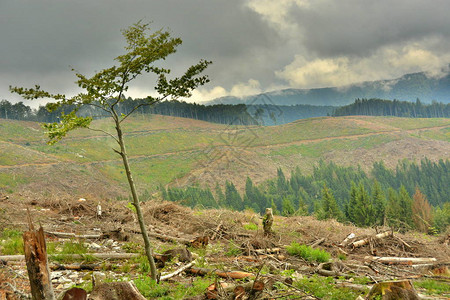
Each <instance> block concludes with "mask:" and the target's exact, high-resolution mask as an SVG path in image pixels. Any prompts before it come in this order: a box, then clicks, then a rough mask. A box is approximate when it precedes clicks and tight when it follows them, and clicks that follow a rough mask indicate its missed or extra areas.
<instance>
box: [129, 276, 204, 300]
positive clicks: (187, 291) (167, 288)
mask: <svg viewBox="0 0 450 300" xmlns="http://www.w3.org/2000/svg"><path fill="white" fill-rule="evenodd" d="M212 282H213V280H212V279H210V278H208V277H206V278H196V279H195V280H194V281H193V282H192V283H191V284H188V285H185V284H181V283H168V282H161V283H159V284H157V283H156V282H155V281H154V280H151V279H150V278H149V277H148V276H140V277H139V278H137V279H135V280H134V284H135V285H136V287H137V288H138V290H139V291H140V292H141V294H142V295H144V296H145V297H146V298H149V299H164V300H169V299H170V300H172V299H174V300H175V299H185V298H187V297H193V296H197V295H201V294H203V293H204V292H205V290H206V288H207V287H208V286H209V285H210V284H211V283H212Z"/></svg>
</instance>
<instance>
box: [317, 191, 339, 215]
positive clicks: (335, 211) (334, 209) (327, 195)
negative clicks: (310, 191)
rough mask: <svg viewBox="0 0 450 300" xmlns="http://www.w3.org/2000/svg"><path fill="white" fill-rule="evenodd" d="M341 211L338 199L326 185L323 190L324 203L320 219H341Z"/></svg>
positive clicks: (320, 210) (320, 211)
mask: <svg viewBox="0 0 450 300" xmlns="http://www.w3.org/2000/svg"><path fill="white" fill-rule="evenodd" d="M340 218H341V211H340V210H339V207H338V204H337V202H336V199H335V198H334V196H333V193H332V192H331V191H330V189H328V188H327V186H326V185H324V187H323V189H322V203H321V207H320V209H319V213H318V219H321V220H324V219H340Z"/></svg>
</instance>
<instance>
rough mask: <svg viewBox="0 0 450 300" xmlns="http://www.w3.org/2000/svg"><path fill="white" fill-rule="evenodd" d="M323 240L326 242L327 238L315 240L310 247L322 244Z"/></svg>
mask: <svg viewBox="0 0 450 300" xmlns="http://www.w3.org/2000/svg"><path fill="white" fill-rule="evenodd" d="M323 242H325V238H321V239H318V240H317V241H315V242H314V243H312V244H311V245H310V247H311V248H315V247H317V246H319V245H320V244H322V243H323Z"/></svg>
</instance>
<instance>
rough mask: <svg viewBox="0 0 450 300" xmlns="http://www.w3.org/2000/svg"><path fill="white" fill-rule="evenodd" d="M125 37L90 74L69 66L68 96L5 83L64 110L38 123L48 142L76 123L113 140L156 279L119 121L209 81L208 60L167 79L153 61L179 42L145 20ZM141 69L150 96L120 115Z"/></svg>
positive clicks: (27, 96) (188, 93)
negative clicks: (88, 111) (85, 111)
mask: <svg viewBox="0 0 450 300" xmlns="http://www.w3.org/2000/svg"><path fill="white" fill-rule="evenodd" d="M122 34H123V37H124V38H125V41H126V44H127V45H126V46H125V54H122V55H119V56H117V57H116V58H115V59H114V60H115V62H116V63H115V65H113V66H112V67H110V68H106V69H104V70H102V71H100V72H97V73H95V74H94V75H93V76H92V77H90V78H89V77H87V76H85V75H83V74H81V73H79V72H77V71H75V70H74V69H73V71H74V72H75V76H76V77H77V78H78V80H77V81H76V84H77V85H78V87H79V88H81V89H83V90H84V92H81V93H79V94H77V95H75V96H73V97H66V96H65V95H62V94H52V93H49V92H47V91H44V90H42V89H41V87H40V86H39V85H36V86H35V87H34V88H22V87H10V91H11V92H13V93H17V94H19V95H21V96H22V97H23V98H25V99H28V100H33V99H38V98H52V99H54V100H55V102H49V103H47V105H46V107H47V109H48V110H49V111H55V110H58V109H66V108H67V109H68V111H67V112H66V111H64V110H63V111H61V117H60V120H59V121H60V122H54V123H47V124H43V127H44V128H45V129H46V130H47V135H48V137H49V142H48V143H49V144H54V143H56V142H58V141H59V140H61V139H62V138H63V137H65V136H66V135H67V133H68V132H69V131H72V130H74V129H77V128H90V129H92V130H96V131H100V132H102V133H104V134H106V135H108V136H109V137H111V138H112V139H113V140H114V141H115V142H116V143H117V144H116V147H118V149H116V148H113V150H114V152H116V153H117V154H119V155H120V157H121V158H122V162H123V166H124V169H125V173H126V176H127V180H128V183H129V185H130V191H131V194H132V197H133V205H134V206H135V208H136V214H137V217H138V222H139V226H140V229H141V233H142V238H143V239H144V245H145V252H146V256H147V258H148V260H149V262H150V267H151V275H152V279H156V277H157V274H156V273H157V270H156V266H155V263H154V259H153V256H152V250H151V245H150V241H149V238H148V236H147V229H146V225H145V223H144V218H143V215H142V212H141V208H140V202H139V198H138V196H137V191H136V186H135V183H134V181H133V178H132V175H131V169H130V164H129V161H128V154H127V151H126V146H125V141H124V134H123V130H122V124H123V123H122V122H123V121H125V120H126V119H127V118H128V117H129V116H130V115H132V114H133V113H134V112H136V111H137V110H138V109H139V108H141V107H144V106H149V105H153V104H155V103H157V102H161V101H163V100H175V99H177V98H180V97H190V96H191V95H192V91H193V90H194V89H195V88H197V87H198V86H200V85H203V84H205V83H207V82H208V81H209V79H208V77H207V76H200V73H202V72H203V71H204V70H205V69H206V68H207V66H208V65H209V64H210V63H211V62H209V61H205V60H201V61H200V62H199V63H198V64H196V65H193V66H191V67H189V68H188V69H187V70H186V72H185V73H184V74H183V75H182V76H181V77H178V78H174V79H168V78H167V74H169V73H170V70H169V69H165V68H162V67H159V66H158V65H157V62H158V61H160V60H165V59H166V57H167V56H168V55H170V54H173V53H175V52H176V49H177V47H178V46H179V45H180V44H181V39H180V38H172V37H171V36H170V33H169V32H168V31H163V30H158V31H156V32H151V30H150V27H149V24H144V23H141V22H138V23H136V24H134V25H133V26H130V27H129V28H127V29H125V30H123V31H122ZM142 73H152V74H153V75H155V76H156V78H157V80H156V84H155V90H156V93H157V95H156V96H148V97H146V98H145V101H143V102H140V103H134V106H132V108H131V110H130V111H128V112H127V113H126V114H121V113H120V112H119V110H118V107H119V106H120V103H123V102H124V101H125V100H126V98H125V93H126V92H127V91H128V89H129V86H130V84H131V82H133V81H134V79H136V78H137V77H138V76H140V75H142ZM83 106H93V107H95V108H97V109H101V110H103V111H104V112H105V113H106V115H107V116H108V117H110V118H111V120H112V121H113V123H114V129H115V134H112V133H111V132H109V131H107V130H103V129H99V128H91V123H92V120H93V118H92V117H91V116H81V115H79V114H78V115H77V113H78V112H79V110H80V109H81V108H82V107H83Z"/></svg>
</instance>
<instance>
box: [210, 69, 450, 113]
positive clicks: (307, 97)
mask: <svg viewBox="0 0 450 300" xmlns="http://www.w3.org/2000/svg"><path fill="white" fill-rule="evenodd" d="M357 98H360V99H362V98H366V99H370V98H379V99H386V100H394V99H397V100H402V101H416V99H417V98H419V99H420V100H421V101H422V102H424V103H431V102H432V101H433V100H436V101H438V102H442V103H445V104H447V103H450V73H447V74H446V75H445V76H443V77H439V78H438V77H432V76H428V75H427V74H426V73H425V72H420V73H412V74H406V75H403V76H402V77H400V78H397V79H390V80H378V81H370V82H369V81H367V82H362V83H359V84H352V85H348V86H345V87H328V88H315V89H285V90H278V91H273V92H267V93H262V94H259V95H254V96H247V97H233V96H227V97H221V98H216V99H214V100H211V101H209V102H207V103H205V104H207V105H212V104H238V103H244V104H263V105H264V104H271V105H296V104H309V105H332V106H339V105H347V104H350V103H353V102H354V101H355V99H357Z"/></svg>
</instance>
